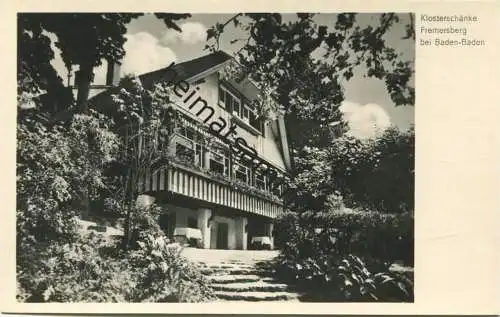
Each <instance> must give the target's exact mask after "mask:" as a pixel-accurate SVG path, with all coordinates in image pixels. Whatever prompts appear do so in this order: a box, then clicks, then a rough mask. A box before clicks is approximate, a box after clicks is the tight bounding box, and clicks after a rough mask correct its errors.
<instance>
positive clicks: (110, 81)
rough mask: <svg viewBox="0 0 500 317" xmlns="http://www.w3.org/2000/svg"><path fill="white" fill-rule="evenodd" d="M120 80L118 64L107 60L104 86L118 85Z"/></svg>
mask: <svg viewBox="0 0 500 317" xmlns="http://www.w3.org/2000/svg"><path fill="white" fill-rule="evenodd" d="M119 81H120V64H119V63H115V62H111V61H108V67H107V71H106V86H118V82H119Z"/></svg>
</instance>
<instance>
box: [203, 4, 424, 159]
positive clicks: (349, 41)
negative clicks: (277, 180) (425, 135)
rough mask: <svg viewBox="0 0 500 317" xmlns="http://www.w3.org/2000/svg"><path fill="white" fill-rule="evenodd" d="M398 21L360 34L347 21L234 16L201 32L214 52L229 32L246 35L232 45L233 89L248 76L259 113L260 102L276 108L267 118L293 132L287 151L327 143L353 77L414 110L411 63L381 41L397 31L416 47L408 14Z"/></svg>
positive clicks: (392, 18)
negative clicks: (278, 118) (281, 118)
mask: <svg viewBox="0 0 500 317" xmlns="http://www.w3.org/2000/svg"><path fill="white" fill-rule="evenodd" d="M402 17H403V15H398V14H395V13H384V14H380V15H379V16H378V21H376V23H372V24H370V25H367V26H365V27H361V26H360V25H361V24H359V23H358V15H357V14H354V13H342V14H337V15H336V20H334V21H332V24H331V25H320V24H318V23H316V22H315V14H310V13H297V15H296V18H295V19H290V17H289V16H286V17H285V16H284V15H281V14H279V13H244V14H242V13H239V14H236V15H235V16H233V17H232V18H231V19H229V20H228V21H226V22H225V23H217V24H215V25H214V26H213V27H212V28H210V29H209V30H208V31H207V40H209V44H207V46H206V48H207V49H210V50H217V49H218V48H219V43H220V40H221V38H222V37H223V36H225V35H226V31H227V29H228V28H230V27H233V25H234V28H238V29H241V30H243V31H244V32H245V33H246V34H248V36H247V37H245V38H242V39H241V38H236V39H233V40H231V43H234V44H239V45H240V49H239V50H238V51H237V53H236V54H235V55H236V58H237V61H238V64H239V68H238V67H233V68H238V70H234V69H233V70H231V71H229V72H228V73H229V74H230V75H231V76H232V77H233V78H234V79H235V80H237V81H238V80H241V78H245V77H246V76H249V77H250V78H251V79H252V80H253V81H254V82H255V83H257V85H258V86H259V87H260V88H262V89H263V90H264V91H266V93H265V94H264V95H265V98H264V99H263V102H262V103H263V106H264V108H268V107H272V103H270V102H266V100H269V98H272V99H274V100H275V103H277V105H279V106H275V108H274V109H273V110H280V111H281V110H282V111H284V112H286V113H287V122H288V124H289V126H293V127H294V129H293V131H291V133H292V134H291V136H292V137H291V142H292V144H291V145H292V148H293V149H296V150H300V149H302V147H303V146H306V145H307V146H317V147H322V146H324V145H326V144H328V142H329V140H331V135H330V128H329V123H332V122H335V121H339V120H341V116H340V112H339V111H338V107H339V106H340V104H341V102H342V101H343V100H344V94H343V89H342V86H343V84H344V83H345V81H348V80H350V79H351V78H352V77H353V75H354V73H355V72H361V73H362V74H363V75H364V76H367V77H373V78H377V79H380V80H382V81H384V82H385V84H386V87H387V91H388V93H389V95H390V97H391V99H392V101H393V102H394V104H395V105H413V104H414V98H415V92H414V88H413V87H412V84H411V80H412V76H413V67H414V61H413V60H405V59H404V57H403V56H401V54H399V53H398V51H397V50H396V49H395V48H394V47H391V46H389V45H388V41H386V39H387V34H389V33H390V32H392V31H393V30H394V29H395V28H397V27H398V26H402V27H404V28H405V30H406V31H407V32H406V36H405V39H407V40H408V41H414V40H415V35H414V28H413V16H412V14H409V15H408V17H409V18H405V19H402ZM231 22H233V23H231ZM276 107H279V109H277V108H276ZM263 112H266V110H264V111H263Z"/></svg>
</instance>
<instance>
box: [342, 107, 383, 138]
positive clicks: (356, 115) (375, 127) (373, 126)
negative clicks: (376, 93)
mask: <svg viewBox="0 0 500 317" xmlns="http://www.w3.org/2000/svg"><path fill="white" fill-rule="evenodd" d="M339 109H340V111H341V112H342V116H343V119H344V120H345V121H346V122H347V124H348V126H349V131H348V132H347V134H349V135H351V136H354V137H356V138H359V139H368V138H374V137H376V136H377V135H379V134H380V133H381V132H383V131H384V130H386V129H387V128H388V127H389V126H390V125H391V118H390V117H389V115H388V114H387V112H386V111H385V110H384V108H382V107H381V106H379V105H377V104H374V103H369V104H366V105H360V104H358V103H355V102H351V101H344V102H343V103H342V105H341V106H340V108H339Z"/></svg>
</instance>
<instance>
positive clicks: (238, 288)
mask: <svg viewBox="0 0 500 317" xmlns="http://www.w3.org/2000/svg"><path fill="white" fill-rule="evenodd" d="M211 287H212V289H214V290H215V291H226V292H282V291H286V289H287V288H288V286H287V285H286V284H278V283H274V284H273V283H265V282H262V281H258V282H242V283H230V284H212V285H211Z"/></svg>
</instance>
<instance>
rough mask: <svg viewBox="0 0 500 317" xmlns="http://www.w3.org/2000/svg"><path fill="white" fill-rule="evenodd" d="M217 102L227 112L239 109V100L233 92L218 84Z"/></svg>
mask: <svg viewBox="0 0 500 317" xmlns="http://www.w3.org/2000/svg"><path fill="white" fill-rule="evenodd" d="M219 104H221V105H222V106H224V108H225V109H226V110H227V111H229V112H231V113H232V112H234V111H235V110H234V109H235V108H237V109H238V110H237V111H238V112H239V111H240V110H239V108H240V100H239V98H238V97H236V96H235V95H234V94H232V93H230V92H229V90H227V89H226V88H224V87H222V86H219Z"/></svg>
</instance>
